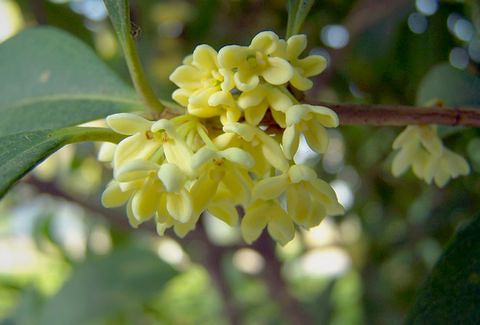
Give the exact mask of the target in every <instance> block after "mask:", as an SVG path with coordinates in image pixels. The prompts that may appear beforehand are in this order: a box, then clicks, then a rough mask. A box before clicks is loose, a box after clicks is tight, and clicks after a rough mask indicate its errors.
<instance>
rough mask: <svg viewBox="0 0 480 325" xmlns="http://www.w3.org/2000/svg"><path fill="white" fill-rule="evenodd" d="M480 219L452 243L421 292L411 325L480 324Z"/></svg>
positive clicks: (411, 316)
mask: <svg viewBox="0 0 480 325" xmlns="http://www.w3.org/2000/svg"><path fill="white" fill-rule="evenodd" d="M479 234H480V216H478V217H477V218H476V219H475V220H473V222H472V223H470V224H469V225H468V226H467V227H465V228H464V229H463V230H461V231H460V232H459V233H458V234H457V235H456V236H455V238H454V239H453V241H451V242H450V244H449V245H448V247H447V249H446V250H445V253H444V254H443V255H442V257H441V258H440V260H439V261H438V263H437V264H436V266H435V267H434V269H433V271H432V273H431V275H430V277H429V278H428V279H427V282H426V284H425V286H424V287H423V288H422V289H421V290H420V292H419V295H418V298H417V300H416V302H415V304H414V306H413V309H412V311H411V314H410V318H409V321H408V323H410V324H480V308H479V306H480V237H479Z"/></svg>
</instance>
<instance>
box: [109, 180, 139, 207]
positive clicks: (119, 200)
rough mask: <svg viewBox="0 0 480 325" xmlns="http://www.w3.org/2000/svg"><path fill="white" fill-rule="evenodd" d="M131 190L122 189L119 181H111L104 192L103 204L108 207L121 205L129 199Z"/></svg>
mask: <svg viewBox="0 0 480 325" xmlns="http://www.w3.org/2000/svg"><path fill="white" fill-rule="evenodd" d="M131 194H132V192H131V191H125V192H124V191H122V190H121V189H120V187H119V186H118V183H117V182H115V181H111V182H110V183H109V184H108V186H107V188H106V189H105V191H103V193H102V205H103V206H104V207H106V208H115V207H119V206H121V205H123V204H125V202H127V201H128V199H129V198H130V195H131Z"/></svg>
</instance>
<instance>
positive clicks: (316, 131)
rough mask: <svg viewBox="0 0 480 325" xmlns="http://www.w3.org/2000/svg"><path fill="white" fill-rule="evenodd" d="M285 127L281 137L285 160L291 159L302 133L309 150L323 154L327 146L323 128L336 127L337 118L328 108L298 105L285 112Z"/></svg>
mask: <svg viewBox="0 0 480 325" xmlns="http://www.w3.org/2000/svg"><path fill="white" fill-rule="evenodd" d="M286 125H287V128H286V129H285V131H284V132H283V137H282V145H283V151H284V152H285V156H286V157H287V158H289V159H292V157H293V156H294V155H295V153H296V152H297V149H298V144H299V139H300V135H301V134H302V133H303V134H304V136H305V139H306V140H307V143H308V145H309V146H310V148H312V149H313V150H314V151H315V152H317V153H323V152H325V150H326V149H327V145H328V135H327V131H326V130H325V127H329V128H334V127H337V126H338V116H337V114H336V113H335V112H334V111H332V110H331V109H330V108H328V107H323V106H313V105H307V104H298V105H294V106H292V107H290V108H289V109H288V110H287V112H286Z"/></svg>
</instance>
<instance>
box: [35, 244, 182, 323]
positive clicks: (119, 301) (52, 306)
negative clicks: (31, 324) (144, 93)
mask: <svg viewBox="0 0 480 325" xmlns="http://www.w3.org/2000/svg"><path fill="white" fill-rule="evenodd" d="M176 274H177V272H176V271H175V270H174V269H173V268H172V267H171V266H169V265H168V264H166V263H165V262H163V261H162V260H160V258H159V257H158V256H157V255H155V254H154V253H153V252H151V251H150V250H147V249H144V248H138V247H124V248H122V249H118V250H116V251H113V252H112V253H111V254H109V255H107V256H101V257H95V258H91V259H89V260H87V261H86V262H85V263H83V264H82V265H80V266H79V267H77V268H76V269H75V271H74V272H73V274H72V276H71V277H70V279H69V280H67V282H66V283H65V285H64V286H63V287H62V288H61V289H60V291H59V292H58V293H57V294H56V295H54V296H53V297H52V298H51V299H50V300H49V301H47V302H46V303H45V305H44V309H43V311H42V315H41V317H40V319H39V320H38V321H37V324H40V325H47V324H48V325H56V324H58V325H63V324H69V325H75V324H79V325H83V324H91V323H93V321H96V323H97V322H98V321H101V320H102V319H105V318H107V317H111V316H112V315H114V314H116V313H119V312H122V313H124V312H128V311H129V310H132V309H135V308H138V307H139V306H141V304H142V303H145V302H146V301H147V300H148V299H150V298H152V297H154V296H155V295H157V294H159V292H160V291H161V290H162V289H163V287H164V286H165V284H166V283H167V282H168V281H169V280H170V279H172V278H173V277H174V276H175V275H176ZM100 323H103V322H100Z"/></svg>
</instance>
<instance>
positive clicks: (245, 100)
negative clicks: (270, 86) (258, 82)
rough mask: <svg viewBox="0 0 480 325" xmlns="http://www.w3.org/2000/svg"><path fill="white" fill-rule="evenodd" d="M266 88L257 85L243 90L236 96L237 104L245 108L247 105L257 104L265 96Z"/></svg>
mask: <svg viewBox="0 0 480 325" xmlns="http://www.w3.org/2000/svg"><path fill="white" fill-rule="evenodd" d="M267 94H268V92H267V89H266V88H265V87H263V86H258V87H256V88H254V89H252V90H249V91H244V92H242V93H241V94H240V96H239V97H238V105H239V106H240V107H241V108H243V109H245V108H248V107H253V106H257V105H259V104H261V103H262V101H263V100H264V99H265V98H266V97H267Z"/></svg>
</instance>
